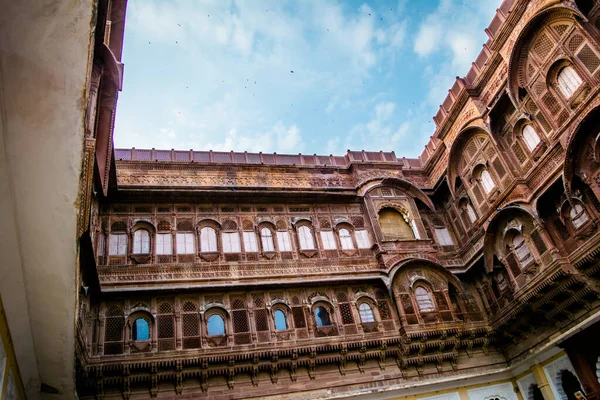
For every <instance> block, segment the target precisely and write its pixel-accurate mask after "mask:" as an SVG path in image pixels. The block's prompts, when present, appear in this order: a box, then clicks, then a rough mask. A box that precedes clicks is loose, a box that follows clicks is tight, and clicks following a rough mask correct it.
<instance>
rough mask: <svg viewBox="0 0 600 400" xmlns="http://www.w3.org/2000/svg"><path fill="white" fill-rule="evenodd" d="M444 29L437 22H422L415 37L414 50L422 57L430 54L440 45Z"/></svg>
mask: <svg viewBox="0 0 600 400" xmlns="http://www.w3.org/2000/svg"><path fill="white" fill-rule="evenodd" d="M441 36H442V29H441V27H440V26H439V25H437V24H430V23H422V24H421V26H420V27H419V33H418V34H417V37H416V39H415V45H414V50H415V53H417V54H418V55H419V56H421V57H425V56H428V55H429V54H431V53H433V51H434V50H436V49H437V48H438V47H439V44H440V38H441Z"/></svg>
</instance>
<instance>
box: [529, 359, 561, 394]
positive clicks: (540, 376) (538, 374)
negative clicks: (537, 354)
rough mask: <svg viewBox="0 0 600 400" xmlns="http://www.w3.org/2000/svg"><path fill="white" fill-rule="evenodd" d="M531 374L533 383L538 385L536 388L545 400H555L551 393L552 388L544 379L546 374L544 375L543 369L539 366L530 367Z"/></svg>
mask: <svg viewBox="0 0 600 400" xmlns="http://www.w3.org/2000/svg"><path fill="white" fill-rule="evenodd" d="M531 372H532V373H533V377H534V378H535V382H536V383H537V385H538V388H539V389H540V391H541V392H542V395H543V396H544V399H545V400H556V397H554V392H552V388H551V387H550V383H549V382H548V379H547V378H546V374H545V373H544V369H543V368H542V366H541V365H539V364H536V365H534V366H533V367H531Z"/></svg>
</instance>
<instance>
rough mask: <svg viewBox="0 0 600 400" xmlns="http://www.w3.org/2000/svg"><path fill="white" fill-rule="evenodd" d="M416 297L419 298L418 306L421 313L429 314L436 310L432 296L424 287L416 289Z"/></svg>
mask: <svg viewBox="0 0 600 400" xmlns="http://www.w3.org/2000/svg"><path fill="white" fill-rule="evenodd" d="M415 297H416V298H417V305H418V306H419V310H420V311H422V312H427V311H434V310H435V306H434V305H433V300H432V299H431V294H430V293H429V291H428V290H427V289H425V288H424V287H422V286H417V288H416V289H415Z"/></svg>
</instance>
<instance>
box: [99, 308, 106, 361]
mask: <svg viewBox="0 0 600 400" xmlns="http://www.w3.org/2000/svg"><path fill="white" fill-rule="evenodd" d="M105 309H106V304H104V302H103V303H102V305H101V306H100V313H99V315H98V322H99V331H98V354H101V355H102V354H104V332H105V329H106V318H105V314H104V313H105Z"/></svg>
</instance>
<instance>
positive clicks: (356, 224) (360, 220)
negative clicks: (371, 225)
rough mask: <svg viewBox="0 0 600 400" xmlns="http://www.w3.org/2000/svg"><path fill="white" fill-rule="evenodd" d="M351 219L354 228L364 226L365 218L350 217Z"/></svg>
mask: <svg viewBox="0 0 600 400" xmlns="http://www.w3.org/2000/svg"><path fill="white" fill-rule="evenodd" d="M351 221H352V225H354V227H355V228H364V227H365V220H364V219H363V217H352V218H351Z"/></svg>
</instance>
